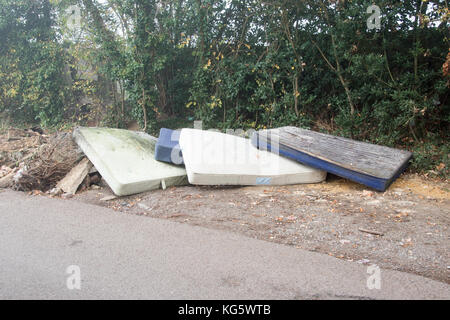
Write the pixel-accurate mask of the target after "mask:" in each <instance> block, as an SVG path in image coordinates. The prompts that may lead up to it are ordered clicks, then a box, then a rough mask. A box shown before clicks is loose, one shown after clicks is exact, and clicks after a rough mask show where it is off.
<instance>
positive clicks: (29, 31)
mask: <svg viewBox="0 0 450 320" xmlns="http://www.w3.org/2000/svg"><path fill="white" fill-rule="evenodd" d="M74 4H75V5H78V6H79V7H80V8H81V12H82V17H83V18H82V24H81V26H80V28H79V30H78V31H73V30H69V29H67V28H66V27H65V22H66V15H65V10H66V9H67V8H68V6H69V5H74ZM372 4H376V5H377V6H379V8H380V10H381V14H382V15H381V20H380V21H381V25H380V28H379V29H372V30H371V29H369V28H368V24H367V21H368V19H369V18H370V16H371V14H370V13H367V8H368V7H369V6H370V5H372ZM448 17H449V9H448V5H447V1H444V0H435V1H429V0H427V1H420V0H415V1H408V2H405V1H403V2H401V1H393V0H377V1H375V2H374V3H372V1H366V0H352V1H328V0H304V1H298V0H283V1H264V2H262V1H258V0H245V1H244V0H229V1H225V0H222V1H217V0H179V1H158V0H108V1H99V0H73V1H72V0H58V1H57V0H52V1H45V0H38V1H33V2H30V1H25V0H20V1H12V0H0V37H2V38H1V39H0V40H2V44H3V43H5V45H2V47H1V48H0V53H1V54H0V99H1V100H0V103H1V105H0V112H2V111H6V112H7V113H8V114H11V115H12V116H13V117H14V118H15V119H22V120H25V121H29V120H30V119H34V118H36V119H38V120H40V121H41V122H42V123H44V124H50V123H55V122H58V121H61V120H63V118H65V119H67V117H68V116H69V115H71V116H73V118H75V119H79V118H80V117H79V113H80V112H79V109H80V108H81V107H82V106H81V105H79V103H78V102H77V101H79V100H82V98H83V97H84V98H86V97H88V98H89V99H90V100H91V101H94V102H93V103H94V104H100V105H103V109H102V110H103V116H104V119H106V120H105V121H104V123H107V124H111V125H116V126H124V125H125V124H126V122H127V120H129V119H131V118H133V119H136V120H138V121H139V123H140V124H141V126H142V127H145V128H146V129H147V130H148V131H149V132H154V131H155V130H157V129H158V128H159V125H158V122H160V123H161V119H167V118H169V120H168V121H169V122H167V123H169V124H170V123H172V122H171V120H170V119H172V118H176V119H181V121H185V119H188V118H189V117H192V116H194V115H195V117H196V118H197V119H199V120H203V121H204V125H205V126H206V127H216V128H220V129H227V128H244V129H249V128H253V129H261V128H266V127H277V126H284V125H295V126H301V127H308V128H313V129H316V130H321V131H327V132H332V133H336V134H341V135H344V136H348V137H352V138H355V139H360V140H365V141H371V142H374V143H379V144H386V145H390V146H397V147H409V148H416V147H417V148H418V149H417V157H416V160H415V162H414V165H413V167H414V168H415V169H416V170H419V169H427V170H430V169H431V168H433V167H435V166H436V165H440V164H441V163H444V162H445V161H444V162H443V160H442V158H440V157H438V156H437V154H438V153H445V152H447V153H448V151H447V150H448V132H449V131H450V130H449V120H450V112H449V111H450V110H449V108H450V103H449V100H448V99H449V86H450V79H449V75H448V71H447V73H445V72H443V71H445V68H444V70H443V65H444V63H445V62H446V57H447V54H448V53H449V43H448V39H449V31H448V30H449V28H448ZM61 39H63V40H61ZM86 61H88V62H89V64H90V65H91V66H93V67H94V69H95V73H96V74H98V75H99V77H100V78H101V79H102V81H103V82H105V83H106V82H108V84H109V85H110V84H113V86H114V88H115V89H113V90H112V92H111V91H108V90H105V89H104V88H102V85H101V81H100V80H98V81H90V80H86V79H82V78H80V77H77V76H76V74H77V72H72V76H71V80H72V81H71V82H69V83H67V82H65V81H63V79H62V78H63V75H64V74H65V72H64V70H65V69H66V68H67V66H69V68H70V70H77V69H79V67H80V64H83V62H86ZM447 63H450V62H449V61H447ZM117 88H119V89H120V90H118V91H117ZM116 91H117V92H116ZM108 94H109V95H112V96H113V97H112V98H111V99H109V100H111V101H108V99H106V98H104V97H103V98H102V99H99V98H98V97H99V96H100V95H103V96H108ZM433 145H436V146H437V147H436V148H432V146H433ZM446 148H447V149H446ZM413 151H414V150H413ZM438 162H439V163H438Z"/></svg>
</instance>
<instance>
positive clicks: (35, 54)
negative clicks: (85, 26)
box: [0, 0, 70, 124]
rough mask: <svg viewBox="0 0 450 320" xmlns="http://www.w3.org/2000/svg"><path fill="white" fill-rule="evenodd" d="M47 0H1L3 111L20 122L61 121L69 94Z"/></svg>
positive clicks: (0, 94)
mask: <svg viewBox="0 0 450 320" xmlns="http://www.w3.org/2000/svg"><path fill="white" fill-rule="evenodd" d="M54 27H55V19H54V11H53V8H52V6H51V4H50V2H49V1H48V0H39V1H33V2H31V1H24V0H20V1H10V0H1V1H0V43H1V44H2V46H1V47H0V88H1V89H0V112H6V113H7V114H9V115H10V116H11V117H12V118H13V119H14V120H16V121H23V122H33V121H35V120H38V121H40V122H41V123H43V124H54V123H58V122H59V121H61V120H62V116H63V114H64V104H65V102H66V101H67V97H70V93H67V92H66V89H67V86H66V83H65V81H64V70H65V53H64V50H63V49H62V47H61V46H60V45H59V44H58V42H57V35H56V32H55V29H54Z"/></svg>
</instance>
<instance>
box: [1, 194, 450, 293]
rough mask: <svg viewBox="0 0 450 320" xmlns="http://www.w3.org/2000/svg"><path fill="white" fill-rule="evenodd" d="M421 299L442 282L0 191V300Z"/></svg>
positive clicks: (440, 289) (439, 289) (441, 289)
mask: <svg viewBox="0 0 450 320" xmlns="http://www.w3.org/2000/svg"><path fill="white" fill-rule="evenodd" d="M78 271H79V272H78ZM368 271H369V272H370V273H368ZM368 279H369V281H368ZM78 280H80V282H79V281H78ZM78 284H80V288H79V289H78ZM368 284H369V286H368ZM378 284H379V285H380V286H381V288H380V289H377V285H378ZM369 287H371V288H372V289H369ZM423 298H424V299H438V298H441V299H442V298H443V299H449V298H450V286H449V285H447V284H445V283H441V282H437V281H433V280H430V279H427V278H423V277H419V276H416V275H412V274H407V273H401V272H397V271H389V270H383V269H381V270H380V272H379V273H378V272H377V271H376V268H373V267H372V268H371V269H369V270H368V266H366V265H361V264H358V263H355V262H347V261H342V260H339V259H335V258H333V257H330V256H327V255H323V254H318V253H314V252H308V251H303V250H300V249H296V248H293V247H288V246H283V245H278V244H274V243H269V242H265V241H260V240H255V239H251V238H247V237H244V236H240V235H237V234H233V233H229V232H223V231H218V230H210V229H205V228H201V227H194V226H189V225H185V224H179V223H175V222H170V221H165V220H158V219H153V218H147V217H143V216H134V215H126V214H124V213H118V212H115V211H113V210H110V209H106V208H101V207H97V206H92V205H87V204H83V203H79V202H76V201H73V200H61V199H50V198H47V197H43V196H27V195H25V194H22V193H17V192H13V191H0V299H423Z"/></svg>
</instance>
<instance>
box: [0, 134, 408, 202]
mask: <svg viewBox="0 0 450 320" xmlns="http://www.w3.org/2000/svg"><path fill="white" fill-rule="evenodd" d="M31 132H32V133H30V132H26V134H22V136H23V135H25V136H26V137H22V138H24V139H25V138H27V139H28V138H30V137H34V138H33V139H35V141H34V140H33V141H34V142H35V144H33V143H31V146H32V147H28V148H27V149H26V150H27V151H26V152H22V151H23V150H22V151H19V152H22V153H21V154H20V156H18V155H17V152H16V150H15V151H14V152H11V150H10V152H9V153H8V156H7V157H6V158H8V160H1V159H2V158H0V160H1V161H0V165H1V168H0V188H5V187H13V188H15V189H17V190H23V191H28V190H41V191H44V192H48V193H50V194H52V195H61V194H63V195H73V194H75V193H76V192H77V191H78V190H80V189H84V188H88V187H90V186H91V185H92V184H98V183H99V182H100V180H101V179H104V181H105V182H106V183H107V184H108V186H109V187H110V188H111V189H112V191H113V192H114V193H115V194H116V195H117V196H126V195H131V194H136V193H141V192H145V191H150V190H154V189H159V188H162V189H166V188H167V187H170V186H177V185H186V184H192V185H288V184H302V183H319V182H323V181H325V179H326V176H327V172H330V173H333V174H335V175H338V176H341V177H344V178H347V179H350V180H353V181H356V182H358V183H361V184H364V185H366V186H369V187H371V188H373V189H375V190H378V191H384V190H386V188H388V187H389V185H390V184H391V183H392V182H393V181H394V180H395V179H396V178H397V177H398V176H399V175H400V174H401V173H402V172H403V171H404V170H405V169H406V167H407V165H408V163H409V160H410V159H411V157H412V154H411V153H410V152H408V151H402V150H397V149H392V148H388V147H384V146H378V145H373V144H369V143H363V142H359V141H354V140H350V139H345V138H341V137H335V136H331V135H326V134H322V133H317V132H314V131H309V130H304V129H300V128H295V127H283V128H278V129H271V130H262V131H258V132H254V133H253V135H251V136H250V139H247V138H245V137H243V136H242V135H239V134H231V133H227V134H225V133H221V132H218V131H214V130H198V129H181V130H170V129H165V128H163V129H161V131H160V136H159V138H158V139H157V138H155V137H152V136H150V135H148V134H145V133H142V132H136V131H129V130H122V129H110V128H83V127H79V128H76V129H75V130H74V132H73V134H72V135H70V134H68V133H60V134H55V135H53V136H46V135H43V134H42V133H39V132H34V131H31ZM13 134H14V133H13ZM36 137H37V138H36ZM8 139H10V138H9V135H8ZM18 140H20V139H18ZM0 152H2V150H1V149H0ZM0 155H1V156H2V157H4V154H3V153H0ZM17 158H19V159H17ZM8 161H9V162H8ZM12 163H13V164H14V165H12Z"/></svg>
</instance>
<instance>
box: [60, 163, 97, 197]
mask: <svg viewBox="0 0 450 320" xmlns="http://www.w3.org/2000/svg"><path fill="white" fill-rule="evenodd" d="M91 168H92V163H91V162H90V161H89V160H88V159H87V158H83V160H81V162H80V163H78V165H76V166H75V167H74V168H73V169H72V170H70V171H69V173H68V174H67V175H66V176H65V177H64V178H63V179H62V180H61V181H60V182H59V183H58V184H57V185H56V188H58V189H61V190H62V191H64V192H65V193H69V194H75V193H76V192H77V190H78V187H79V186H80V185H81V183H82V182H83V181H84V179H85V178H86V177H87V176H88V175H89V171H90V170H91Z"/></svg>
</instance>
